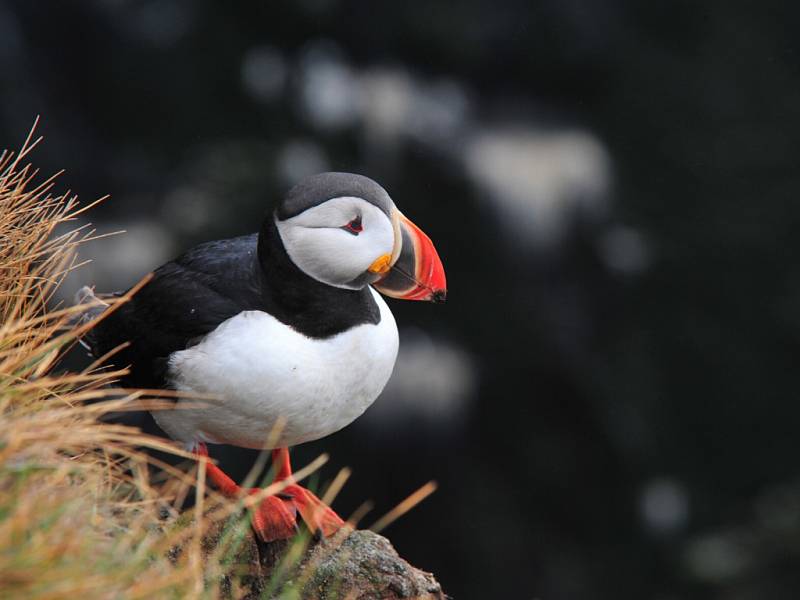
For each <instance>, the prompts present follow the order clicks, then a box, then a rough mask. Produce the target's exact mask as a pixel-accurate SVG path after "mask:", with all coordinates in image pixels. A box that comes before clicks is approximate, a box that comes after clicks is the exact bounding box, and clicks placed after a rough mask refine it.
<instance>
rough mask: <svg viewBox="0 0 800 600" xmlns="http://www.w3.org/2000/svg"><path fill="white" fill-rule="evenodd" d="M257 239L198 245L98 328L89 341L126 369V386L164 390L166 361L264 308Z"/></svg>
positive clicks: (98, 352) (162, 270) (156, 275)
mask: <svg viewBox="0 0 800 600" xmlns="http://www.w3.org/2000/svg"><path fill="white" fill-rule="evenodd" d="M257 245H258V236H257V235H256V234H253V235H249V236H243V237H238V238H234V239H230V240H220V241H215V242H209V243H206V244H201V245H200V246H197V247H195V248H193V249H191V250H189V251H188V252H186V253H185V254H184V255H182V256H181V257H179V258H177V259H175V260H174V261H172V262H169V263H167V264H165V265H163V266H161V267H159V268H158V269H156V270H155V271H154V273H153V278H152V279H151V280H150V281H149V282H148V283H147V284H146V285H145V286H144V287H143V288H142V289H141V290H139V292H138V293H137V294H135V295H134V296H133V298H132V299H131V300H130V301H128V302H126V303H125V304H123V305H122V306H120V307H119V308H118V309H117V310H116V311H115V312H114V313H112V314H111V315H109V316H108V317H107V318H106V319H104V320H103V321H101V322H100V323H98V325H97V326H96V327H95V328H94V329H93V330H92V333H91V336H90V339H89V342H90V344H91V347H92V352H93V354H94V355H95V356H102V355H103V354H105V353H106V352H108V351H110V350H111V349H113V348H116V347H117V346H119V345H120V344H122V343H124V342H130V346H128V347H127V348H125V349H124V350H122V351H120V352H119V353H117V354H115V355H114V357H113V358H112V359H111V362H112V363H113V364H114V365H116V366H119V367H124V366H130V367H131V372H130V375H129V376H128V378H127V379H126V381H125V382H124V383H125V384H126V385H130V386H135V387H144V388H161V387H164V386H165V385H166V381H165V368H166V360H167V358H168V357H169V355H170V354H172V353H173V352H176V351H178V350H183V349H185V348H186V347H187V346H189V345H191V344H192V342H193V341H195V340H196V339H197V338H199V337H202V336H204V335H206V334H208V333H210V332H211V331H213V330H214V329H216V327H217V326H218V325H219V324H220V323H222V322H223V321H225V320H226V319H229V318H230V317H233V316H235V315H237V314H238V313H240V312H241V311H243V310H257V309H261V308H262V299H263V294H262V289H261V285H262V281H261V277H260V271H259V268H258V257H257Z"/></svg>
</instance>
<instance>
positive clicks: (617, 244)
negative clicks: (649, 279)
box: [599, 225, 651, 275]
mask: <svg viewBox="0 0 800 600" xmlns="http://www.w3.org/2000/svg"><path fill="white" fill-rule="evenodd" d="M599 250H600V256H601V257H602V259H603V261H604V262H605V263H606V265H607V266H608V268H609V269H612V270H614V271H618V272H620V273H624V274H628V275H635V274H637V273H640V272H642V271H644V270H645V269H647V267H648V266H650V261H651V252H650V248H649V245H648V243H647V240H646V239H645V237H644V235H642V233H640V232H639V231H637V230H635V229H633V228H631V227H625V226H624V225H618V226H616V227H614V228H613V229H611V230H609V231H607V232H606V233H605V234H604V235H603V236H602V237H601V238H600V243H599Z"/></svg>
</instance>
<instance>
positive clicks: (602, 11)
mask: <svg viewBox="0 0 800 600" xmlns="http://www.w3.org/2000/svg"><path fill="white" fill-rule="evenodd" d="M799 19H800V5H797V4H790V3H785V4H783V5H782V4H780V3H769V2H762V3H752V4H750V3H738V2H729V1H724V0H716V1H713V0H711V1H707V2H689V1H674V2H638V1H636V0H607V1H606V2H602V3H601V2H579V1H576V0H508V1H506V2H497V1H489V0H464V1H461V2H445V1H442V0H433V1H427V2H413V3H412V2H392V3H389V2H385V3H374V2H356V1H350V0H296V1H294V2H282V3H276V2H229V3H222V2H211V1H210V0H202V1H198V0H136V1H134V0H106V1H100V0H96V1H81V2H78V1H63V0H51V1H43V0H38V1H36V2H33V1H30V0H17V1H13V0H11V1H8V0H7V1H5V2H0V90H2V93H0V133H1V134H2V135H1V136H0V140H2V146H4V147H10V148H13V147H17V146H19V144H20V143H21V142H22V140H23V139H24V137H25V134H26V133H27V131H28V129H29V128H30V125H31V123H32V122H33V119H34V117H35V116H36V115H37V114H39V115H41V116H42V123H41V126H40V130H39V132H40V133H41V134H43V135H44V136H45V137H46V141H45V143H44V145H43V146H41V147H40V149H38V150H37V151H36V152H35V154H34V155H33V160H34V162H35V163H36V164H37V165H38V166H39V167H41V168H42V169H43V170H44V171H45V172H51V171H54V170H58V169H62V168H64V169H66V170H67V174H66V175H64V176H63V177H62V179H61V184H62V185H63V186H65V187H66V186H69V187H70V188H71V189H73V190H75V191H77V192H79V193H80V195H81V197H82V199H83V200H84V201H88V200H91V199H94V198H95V197H98V196H101V195H104V194H111V195H112V198H111V200H109V201H107V202H106V203H105V204H104V205H103V206H102V207H100V208H98V209H97V210H95V211H93V216H92V220H93V222H94V223H95V224H96V225H97V226H98V228H99V230H101V231H111V230H115V229H125V230H127V233H126V234H124V235H121V236H118V237H114V238H110V239H107V240H104V241H102V242H96V243H94V244H92V245H90V246H87V248H86V249H85V250H84V252H83V256H84V257H85V258H92V259H94V263H93V264H92V265H90V266H88V267H87V268H85V269H84V270H83V271H82V273H81V275H80V277H79V278H78V279H77V280H75V282H74V286H73V287H72V289H70V290H66V293H68V294H70V295H71V294H72V293H73V292H74V291H75V290H76V289H77V287H78V285H80V284H81V283H85V282H88V283H95V284H96V285H97V287H98V289H100V290H112V289H122V288H125V287H126V286H128V285H130V284H132V283H133V282H135V281H136V280H138V278H139V277H140V276H141V275H142V274H143V273H145V272H147V271H148V270H150V269H152V268H153V267H155V266H157V265H159V264H161V263H162V262H164V261H166V260H168V259H170V258H172V257H174V256H175V255H176V254H178V253H180V251H182V250H183V249H186V248H188V247H189V246H190V245H192V244H195V243H197V242H200V241H203V240H208V239H213V238H219V237H232V236H235V235H240V234H243V233H249V232H252V231H255V230H256V229H257V228H258V225H259V222H260V220H261V218H262V215H263V214H264V212H265V210H266V209H267V208H268V207H269V206H270V205H271V203H272V202H274V201H275V200H276V199H278V198H279V197H280V196H281V194H282V193H283V192H284V191H285V190H286V189H287V188H288V186H290V185H291V184H293V183H294V182H296V181H298V180H299V179H301V178H302V177H304V176H305V175H308V174H310V173H314V172H318V171H324V170H347V171H356V172H360V173H364V174H366V175H369V176H371V177H373V178H374V179H376V180H378V181H379V182H381V183H382V184H383V185H384V186H385V187H386V189H387V190H388V191H389V193H390V194H391V195H392V197H393V198H394V199H395V201H396V202H397V204H398V205H399V206H400V207H401V208H402V210H403V211H404V212H406V213H407V214H408V215H410V216H412V217H413V219H414V220H415V221H416V222H417V223H418V224H420V225H421V226H422V227H423V228H424V229H425V231H426V232H427V233H428V234H429V235H430V236H431V237H432V238H433V240H434V241H435V242H436V244H437V247H438V250H439V253H440V255H441V256H442V259H443V261H444V264H445V267H446V269H447V275H448V282H449V287H450V294H449V299H448V302H447V304H445V305H443V306H438V305H421V304H416V303H401V302H393V303H392V304H391V306H392V310H393V311H394V312H395V315H396V317H397V320H398V323H399V324H400V327H401V352H400V356H399V359H398V364H397V368H396V372H395V376H394V378H393V380H392V381H391V382H390V384H389V386H388V388H387V390H386V392H385V393H384V395H383V396H382V397H381V398H380V399H379V400H378V402H377V403H376V405H375V406H374V407H373V408H372V409H370V410H369V411H368V412H367V414H366V415H365V416H364V417H363V418H361V419H360V420H358V421H357V422H356V423H355V424H354V425H352V426H350V427H349V428H347V429H345V430H344V431H342V432H340V433H338V434H336V435H334V436H332V437H330V438H328V439H325V440H322V441H320V442H317V443H314V444H309V445H307V446H305V447H301V448H298V449H296V450H295V453H294V457H295V461H296V464H298V465H301V464H303V463H304V462H305V461H307V460H310V459H311V458H313V457H314V456H316V454H318V453H319V452H321V451H327V452H330V453H331V455H332V461H331V463H330V464H329V465H328V466H326V467H325V469H324V471H323V474H322V479H323V480H329V479H330V478H331V477H333V475H334V474H335V473H336V471H337V469H338V468H339V467H341V466H345V465H349V466H351V467H352V468H353V469H354V476H353V477H352V478H351V480H350V482H349V483H348V484H347V486H346V488H345V490H344V492H343V493H342V494H341V495H340V497H339V498H338V499H337V501H336V503H335V507H336V508H337V509H338V510H339V512H341V513H342V514H345V515H346V514H349V513H350V512H351V511H352V510H354V509H355V508H356V507H357V506H358V505H359V504H360V503H361V502H362V501H363V500H365V499H372V500H373V501H374V502H375V505H376V508H375V510H374V511H373V515H374V517H377V516H379V514H382V513H383V512H385V511H386V510H388V509H389V508H391V507H392V506H393V505H394V504H395V503H396V502H398V501H399V500H401V499H402V498H404V497H405V496H406V495H407V494H408V493H410V492H411V491H413V490H414V489H416V488H417V487H418V486H420V485H421V484H423V483H424V482H426V481H428V480H429V479H435V480H436V481H438V483H439V485H440V489H439V491H438V492H437V493H436V494H435V495H434V496H432V497H431V498H430V499H429V500H427V501H426V502H424V503H423V504H422V505H421V506H419V507H418V508H416V509H415V510H414V511H413V512H411V513H410V514H409V515H407V516H406V517H405V518H403V519H402V520H401V521H399V522H398V523H396V524H395V525H393V526H392V527H391V528H390V529H389V530H388V531H387V534H388V535H389V537H390V538H391V540H392V541H393V543H394V544H395V546H396V547H397V548H398V550H399V552H400V553H401V554H402V555H403V556H404V557H406V558H407V559H408V560H409V561H411V562H412V563H414V564H415V565H417V566H419V567H421V568H424V569H427V570H431V571H433V572H434V573H435V574H436V575H437V576H438V577H439V579H440V580H441V581H442V583H443V585H444V587H445V590H447V591H448V592H449V593H450V594H451V595H452V596H454V597H455V598H456V599H461V598H542V599H548V600H549V599H562V598H581V599H583V598H588V599H592V598H609V599H611V598H613V599H622V598H631V599H640V598H652V599H656V600H672V599H676V600H677V599H684V598H686V599H689V598H714V599H731V600H746V599H764V598H770V599H773V598H778V599H782V598H797V597H798V596H800V568H799V564H800V562H799V561H800V466H799V463H798V459H800V456H798V441H797V437H798V430H799V429H800V402H798V399H797V398H796V395H795V389H796V387H797V372H796V371H797V370H796V360H797V356H798V352H799V351H800V312H799V311H798V307H799V306H800V270H798V269H797V268H794V264H793V263H794V262H795V261H796V260H797V257H798V251H800V237H798V235H797V231H798V226H800V169H799V168H798V166H799V164H800V161H798V154H800V141H798V140H800V136H799V135H798V134H800V56H798V53H797V52H796V48H795V46H794V44H795V39H796V35H797V34H796V31H797V25H798V23H800V20H799ZM217 451H218V450H217ZM225 460H226V462H227V464H226V466H227V467H228V468H229V469H230V470H232V471H234V472H235V473H236V474H238V475H242V474H244V473H245V472H246V471H247V469H248V468H249V466H250V461H251V457H249V456H248V457H244V458H243V457H242V456H241V455H235V456H231V455H226V458H225ZM366 521H367V524H368V523H369V522H371V519H369V518H368V519H367V520H366Z"/></svg>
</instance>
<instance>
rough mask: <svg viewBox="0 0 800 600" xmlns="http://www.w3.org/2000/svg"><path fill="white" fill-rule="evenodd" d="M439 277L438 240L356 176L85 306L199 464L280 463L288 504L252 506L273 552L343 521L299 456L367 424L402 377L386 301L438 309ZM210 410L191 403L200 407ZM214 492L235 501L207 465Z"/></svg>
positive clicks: (97, 342)
mask: <svg viewBox="0 0 800 600" xmlns="http://www.w3.org/2000/svg"><path fill="white" fill-rule="evenodd" d="M446 293H447V285H446V280H445V273H444V268H443V266H442V262H441V260H440V258H439V255H438V253H437V251H436V249H435V247H434V245H433V243H432V242H431V240H430V238H429V237H428V236H427V235H426V234H425V233H423V231H422V230H421V229H420V228H419V227H417V226H416V225H415V224H414V223H413V222H412V221H411V220H410V219H408V218H407V217H406V216H405V215H403V213H401V212H400V211H399V210H398V208H397V207H396V206H395V203H394V202H393V201H392V198H391V197H390V196H389V194H388V193H387V192H386V190H384V188H383V187H381V186H380V185H379V184H378V183H376V182H375V181H373V180H372V179H370V178H368V177H365V176H363V175H357V174H353V173H321V174H318V175H314V176H311V177H308V178H307V179H305V180H303V181H301V182H300V183H298V184H297V185H295V186H294V187H293V188H291V189H290V190H289V191H288V193H287V194H286V195H285V196H284V197H283V199H282V200H281V201H279V202H278V203H277V204H276V206H275V207H274V209H273V210H271V211H268V212H267V214H266V216H265V218H264V220H263V222H262V223H261V227H260V229H259V231H258V232H257V233H254V234H252V235H245V236H242V237H236V238H233V239H225V240H218V241H211V242H207V243H203V244H200V245H199V246H196V247H194V248H192V249H190V250H188V251H187V252H185V253H184V254H183V255H181V256H180V257H178V258H176V259H175V260H173V261H171V262H168V263H166V264H164V265H162V266H161V267H159V268H157V269H156V270H155V271H153V272H152V273H151V274H150V279H149V280H148V281H147V283H145V284H144V285H143V286H142V287H141V288H140V289H139V290H138V291H137V292H136V293H134V294H133V295H132V296H131V297H130V299H129V300H128V301H127V302H125V303H122V304H120V305H118V306H116V307H115V310H113V311H112V310H109V311H108V314H106V315H103V318H98V317H100V315H101V314H102V313H103V312H104V311H105V310H107V307H108V306H109V304H108V303H106V302H105V301H104V298H108V297H113V296H121V295H123V294H124V292H113V293H111V294H97V295H95V293H94V290H93V288H90V287H87V286H85V287H83V288H81V290H80V291H79V292H78V294H77V299H78V302H79V303H82V304H85V305H87V306H88V307H90V308H87V311H86V313H87V314H88V317H87V318H91V319H96V321H97V322H96V323H95V326H94V327H93V328H92V329H91V330H90V332H89V333H88V335H87V337H86V339H85V340H84V341H85V342H86V345H88V347H89V348H90V351H91V353H92V354H93V355H94V356H96V357H102V356H106V355H107V354H108V353H110V352H113V351H114V350H116V353H115V354H113V359H112V360H113V362H114V364H115V365H117V366H125V367H127V368H128V374H127V375H126V377H125V378H124V380H123V381H122V382H121V383H122V384H124V385H126V386H129V387H136V388H147V389H167V390H175V391H177V392H181V393H180V394H175V396H176V397H177V398H178V399H176V400H174V402H175V406H174V408H167V409H166V410H156V411H152V415H153V417H154V419H155V421H156V423H157V424H158V425H159V426H160V427H161V429H163V430H164V431H165V432H166V433H167V434H168V435H169V436H170V437H171V438H173V439H174V440H176V441H178V442H180V443H181V444H183V445H184V447H185V448H187V449H188V450H190V451H192V452H194V453H195V454H196V455H197V456H201V457H202V456H205V457H207V456H208V444H230V445H234V446H240V447H244V448H255V449H269V450H272V462H273V465H274V472H275V481H278V482H284V483H285V484H286V487H285V488H284V489H283V490H282V492H280V493H278V494H275V495H272V496H268V497H266V498H264V499H263V500H262V501H261V502H260V503H258V504H257V505H256V506H255V507H253V509H252V515H251V517H252V518H251V523H252V527H253V529H254V530H255V533H256V535H257V536H258V537H259V538H260V539H261V540H262V541H264V542H271V541H274V540H279V539H287V538H290V537H292V536H293V535H294V534H295V533H296V532H297V531H298V528H299V522H298V520H299V519H302V521H304V522H305V524H306V526H307V527H308V528H309V529H310V530H311V531H312V532H313V533H314V534H316V535H324V536H329V535H332V534H333V533H334V532H336V531H337V530H339V529H340V528H341V527H342V526H343V525H344V521H343V520H342V519H341V518H340V517H339V515H337V514H336V513H335V512H334V511H333V510H332V509H331V508H330V507H329V506H327V505H325V504H324V503H323V502H322V501H321V500H320V499H319V498H318V497H317V496H316V495H315V494H313V493H312V492H311V491H309V490H308V489H306V488H304V487H302V486H300V485H298V484H297V483H296V482H295V481H294V479H293V476H292V467H291V463H290V460H289V450H288V448H289V447H291V446H296V445H298V444H302V443H304V442H309V441H312V440H316V439H319V438H323V437H325V436H328V435H330V434H332V433H334V432H336V431H338V430H340V429H342V428H343V427H345V426H347V425H348V424H350V423H351V422H352V421H353V420H355V419H356V418H358V417H359V416H360V415H361V414H362V413H363V412H364V411H365V410H366V409H367V408H368V407H369V406H370V405H371V404H372V403H373V402H374V401H375V399H376V398H377V397H378V396H379V395H380V393H381V391H382V390H383V388H384V386H385V385H386V383H387V381H388V380H389V377H390V375H391V373H392V370H393V368H394V363H395V359H396V357H397V352H398V344H399V338H398V331H397V324H396V322H395V319H394V316H393V315H392V312H391V310H390V309H389V306H388V305H387V303H386V302H385V301H384V299H383V298H382V295H385V296H389V297H391V298H396V299H403V300H417V301H430V302H443V301H444V300H445V297H446ZM193 395H194V396H197V397H202V400H201V401H193V400H191V397H192V396H193ZM206 472H207V477H208V480H209V481H210V483H211V484H212V486H213V487H215V488H216V489H217V490H218V491H219V492H220V493H221V494H223V495H225V496H229V497H239V496H240V494H246V493H250V494H254V493H258V491H259V490H258V489H257V488H253V489H248V490H242V489H241V488H240V487H239V486H238V484H236V483H235V482H234V481H233V480H232V479H231V478H230V477H229V476H228V475H227V474H226V473H224V472H223V471H222V470H221V469H220V468H219V467H218V466H216V465H215V464H214V463H212V462H207V471H206Z"/></svg>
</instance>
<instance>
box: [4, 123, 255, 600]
mask: <svg viewBox="0 0 800 600" xmlns="http://www.w3.org/2000/svg"><path fill="white" fill-rule="evenodd" d="M38 141H39V140H36V141H33V140H32V139H30V138H29V139H28V140H27V141H26V143H25V145H24V146H23V149H22V150H21V151H20V152H19V153H17V154H14V153H9V152H4V153H3V154H2V155H0V315H1V317H0V319H1V320H0V323H1V325H0V413H2V418H0V597H2V598H35V599H45V598H48V599H49V598H87V599H88V598H152V597H176V598H183V597H199V596H204V597H216V596H217V595H218V591H219V590H218V581H219V579H220V572H221V571H220V569H221V568H222V567H221V566H220V563H223V562H224V558H225V556H224V555H225V553H226V552H227V551H228V550H230V548H220V549H218V550H219V552H218V554H219V556H217V557H216V559H217V560H215V561H209V560H205V559H203V558H202V557H201V554H200V536H201V535H202V534H203V532H204V530H205V529H206V527H207V526H208V519H199V520H195V521H192V520H191V519H189V520H187V519H184V521H188V522H189V525H187V526H184V527H181V526H180V525H179V523H180V521H179V520H178V514H177V511H175V510H174V506H176V505H177V504H178V503H179V502H180V500H181V498H182V497H185V495H186V494H188V493H196V494H198V498H200V499H201V500H200V505H201V506H202V498H203V492H204V490H203V487H204V486H203V482H202V479H203V477H202V474H201V477H200V479H201V484H200V485H199V486H197V487H196V488H195V487H194V484H195V483H196V482H195V479H194V476H195V473H194V472H192V473H190V474H189V475H187V474H185V473H183V472H181V471H177V470H174V469H172V470H171V471H172V472H171V475H173V477H170V478H169V479H168V483H167V484H165V485H162V486H156V485H154V484H153V482H152V481H150V479H149V477H148V469H147V468H146V465H147V463H148V461H151V460H152V459H150V458H148V456H147V455H146V454H144V453H143V452H142V449H147V448H151V449H152V448H157V449H161V450H167V451H171V452H174V453H176V454H181V451H180V450H177V449H175V448H174V447H173V446H172V445H170V444H169V442H166V441H165V440H161V439H158V438H153V437H149V436H146V435H143V434H142V433H141V432H139V431H138V430H136V429H133V428H129V427H124V426H121V425H115V424H110V423H103V422H101V420H100V419H101V417H102V416H103V415H105V414H107V413H109V412H113V411H119V410H141V409H142V408H143V407H145V406H146V405H147V403H148V402H149V403H150V405H152V403H153V402H154V400H152V399H151V400H148V399H147V398H146V396H144V395H143V394H142V393H141V392H139V393H134V394H127V395H125V393H124V392H121V391H120V390H118V389H117V390H114V389H112V388H109V387H108V386H107V384H108V383H110V382H112V381H113V380H115V379H118V378H119V377H120V375H121V372H120V371H110V370H107V369H103V368H102V367H101V366H100V364H99V361H98V363H97V364H94V365H90V366H89V367H87V368H86V369H85V370H83V371H81V372H78V373H64V372H58V371H57V370H56V368H55V367H56V365H57V363H58V360H59V358H60V357H61V356H62V355H63V353H64V352H65V351H67V350H68V349H69V348H70V347H72V346H73V345H74V344H75V343H76V339H77V337H78V336H79V335H80V334H82V333H85V331H86V329H87V328H88V327H90V326H91V324H83V325H77V326H76V325H75V323H76V317H77V315H78V310H79V309H77V308H75V307H65V306H58V305H54V294H55V292H56V290H57V289H58V287H59V285H60V284H61V282H62V281H63V278H64V276H65V275H66V274H67V273H68V272H70V271H71V270H72V269H75V268H76V267H78V266H80V265H79V264H78V263H77V259H76V256H77V255H76V248H77V247H78V246H79V245H80V244H81V243H82V242H84V241H86V240H88V239H92V238H93V237H94V232H93V231H91V230H89V229H87V228H85V227H77V226H75V219H76V217H77V216H78V215H79V214H80V213H82V212H83V211H85V210H86V209H87V208H89V207H91V205H89V206H88V207H84V208H81V207H79V205H78V203H77V200H76V198H75V197H74V196H71V195H70V194H65V195H61V196H54V195H53V194H52V193H51V192H52V190H53V187H54V182H55V176H54V177H51V178H49V179H44V180H43V181H41V182H39V180H40V179H43V178H41V177H40V176H39V174H38V173H37V171H36V170H34V169H33V168H32V167H31V166H30V165H25V164H24V162H25V161H26V155H27V154H28V153H29V152H30V150H31V149H32V148H33V147H34V146H35V145H36V143H38ZM70 226H72V227H71V228H70ZM65 227H66V229H68V231H67V233H61V234H57V233H56V232H57V231H62V230H64V229H65ZM124 300H125V299H124V298H123V299H121V300H120V301H124ZM202 471H204V469H202ZM198 488H199V489H198ZM237 510H238V507H237V506H235V505H231V504H230V503H229V504H227V505H223V509H222V510H220V511H218V515H217V517H218V518H223V517H226V516H227V515H230V514H231V513H234V512H235V511H237ZM244 525H245V526H246V523H245V524H244ZM178 544H179V545H181V546H182V548H183V549H184V551H183V552H181V554H180V559H178V560H177V561H176V560H174V559H170V558H169V554H170V553H169V550H170V549H171V548H173V547H174V546H176V545H178Z"/></svg>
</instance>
